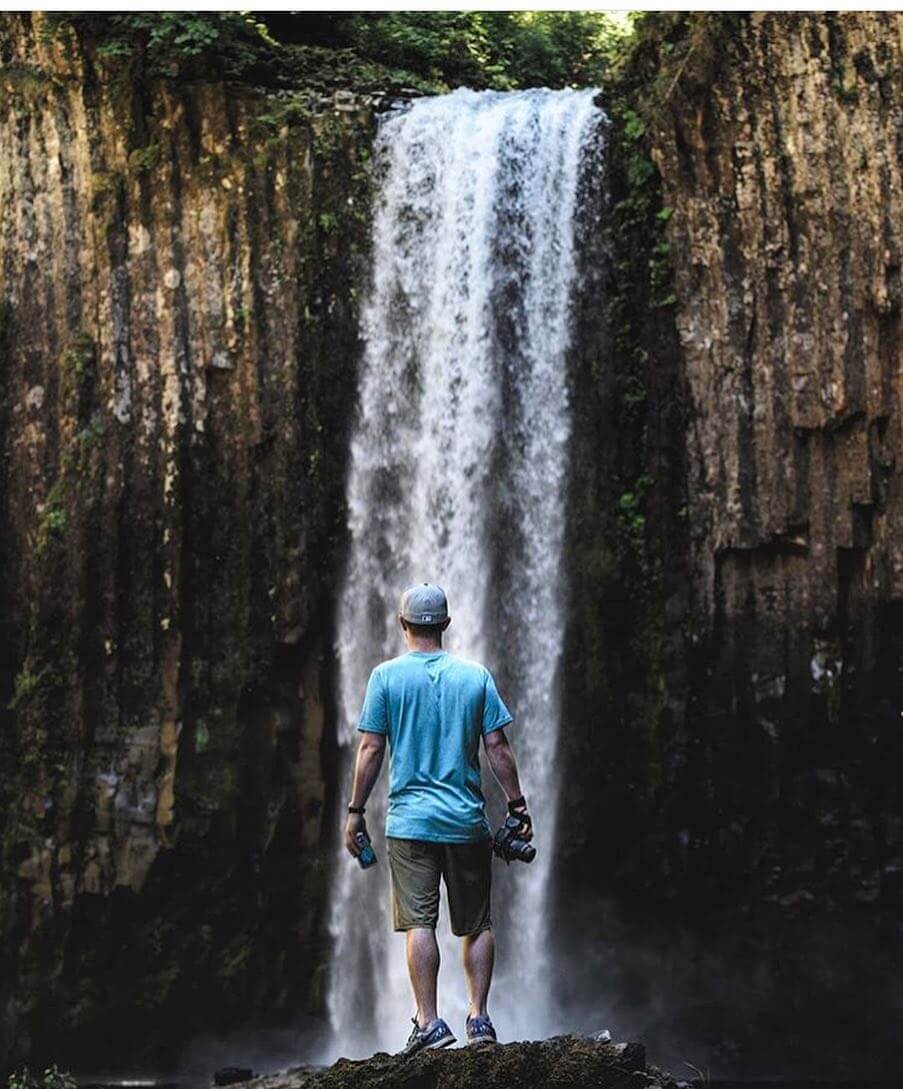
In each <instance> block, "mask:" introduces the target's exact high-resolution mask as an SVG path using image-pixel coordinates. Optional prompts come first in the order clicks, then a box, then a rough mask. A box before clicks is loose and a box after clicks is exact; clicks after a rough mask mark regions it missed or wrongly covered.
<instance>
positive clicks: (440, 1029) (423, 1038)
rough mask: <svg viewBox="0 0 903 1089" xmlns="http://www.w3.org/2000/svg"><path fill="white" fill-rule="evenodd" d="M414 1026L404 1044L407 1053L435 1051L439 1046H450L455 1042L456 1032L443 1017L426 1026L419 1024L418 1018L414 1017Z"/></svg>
mask: <svg viewBox="0 0 903 1089" xmlns="http://www.w3.org/2000/svg"><path fill="white" fill-rule="evenodd" d="M411 1020H412V1021H413V1022H414V1028H413V1030H412V1032H411V1035H410V1036H409V1037H408V1042H407V1043H406V1044H405V1045H404V1052H403V1053H404V1054H405V1055H414V1054H416V1052H418V1051H434V1050H435V1049H436V1048H439V1047H448V1046H449V1044H453V1043H454V1042H455V1034H454V1033H453V1032H452V1030H451V1029H450V1028H449V1027H448V1025H446V1023H445V1022H444V1021H443V1020H442V1018H441V1017H437V1018H436V1020H435V1021H431V1022H430V1023H429V1024H428V1025H427V1026H426V1028H421V1027H420V1026H419V1025H418V1024H417V1018H416V1017H412V1018H411Z"/></svg>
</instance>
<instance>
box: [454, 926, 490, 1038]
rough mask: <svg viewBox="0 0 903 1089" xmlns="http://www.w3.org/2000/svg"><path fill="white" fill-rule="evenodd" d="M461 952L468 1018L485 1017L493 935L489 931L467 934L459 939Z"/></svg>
mask: <svg viewBox="0 0 903 1089" xmlns="http://www.w3.org/2000/svg"><path fill="white" fill-rule="evenodd" d="M461 951H462V953H463V956H464V971H465V973H466V975H467V997H468V999H469V1000H470V1010H469V1011H468V1016H469V1017H477V1016H479V1017H486V1016H488V1015H487V1013H486V1002H487V999H488V998H489V984H490V983H491V982H492V966H493V964H494V963H495V935H494V934H493V933H492V931H491V930H489V929H487V930H481V931H480V932H479V933H478V934H468V935H467V936H466V937H464V938H462V939H461Z"/></svg>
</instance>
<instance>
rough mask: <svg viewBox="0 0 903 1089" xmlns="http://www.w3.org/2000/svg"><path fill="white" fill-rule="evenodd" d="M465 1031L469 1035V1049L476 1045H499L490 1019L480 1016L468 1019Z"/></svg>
mask: <svg viewBox="0 0 903 1089" xmlns="http://www.w3.org/2000/svg"><path fill="white" fill-rule="evenodd" d="M465 1031H466V1033H467V1046H468V1047H470V1046H472V1045H474V1044H497V1043H498V1042H499V1041H498V1037H497V1036H496V1034H495V1029H494V1028H493V1025H492V1022H491V1021H490V1020H489V1018H488V1017H481V1016H480V1015H479V1014H477V1015H476V1016H475V1017H468V1018H467V1024H466V1026H465Z"/></svg>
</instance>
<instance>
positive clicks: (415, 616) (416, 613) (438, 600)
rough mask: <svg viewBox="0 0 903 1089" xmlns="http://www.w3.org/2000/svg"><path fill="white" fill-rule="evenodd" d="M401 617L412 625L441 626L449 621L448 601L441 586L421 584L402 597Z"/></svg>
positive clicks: (409, 588) (410, 587) (408, 590)
mask: <svg viewBox="0 0 903 1089" xmlns="http://www.w3.org/2000/svg"><path fill="white" fill-rule="evenodd" d="M401 616H402V619H403V620H407V621H408V623H410V624H441V623H442V621H443V620H447V619H448V601H447V599H446V597H445V591H444V590H443V589H442V587H441V586H433V584H432V583H430V582H421V583H419V584H418V585H417V586H409V587H408V588H407V590H405V592H404V593H403V594H402V595H401Z"/></svg>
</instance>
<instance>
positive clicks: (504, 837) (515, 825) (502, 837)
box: [492, 817, 536, 862]
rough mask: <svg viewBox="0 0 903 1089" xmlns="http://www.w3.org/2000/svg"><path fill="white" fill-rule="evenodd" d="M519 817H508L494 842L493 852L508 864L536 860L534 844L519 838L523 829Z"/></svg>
mask: <svg viewBox="0 0 903 1089" xmlns="http://www.w3.org/2000/svg"><path fill="white" fill-rule="evenodd" d="M521 824H522V822H521V820H520V818H519V817H507V818H506V819H505V823H504V824H503V825H502V827H501V828H500V829H499V830H498V831H497V832H496V834H495V839H494V840H493V841H492V850H493V852H494V853H495V854H497V855H498V856H499V858H503V859H504V860H505V861H506V862H512V861H515V860H516V861H518V862H532V861H533V859H534V858H536V848H535V847H534V846H533V844H532V843H528V842H527V841H526V840H525V839H521V838H520V837H519V836H518V834H517V833H518V831H519V830H520V828H521Z"/></svg>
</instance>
